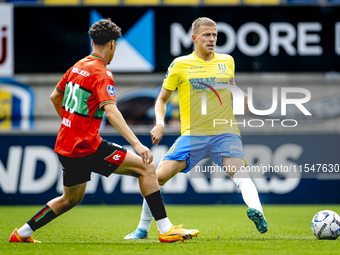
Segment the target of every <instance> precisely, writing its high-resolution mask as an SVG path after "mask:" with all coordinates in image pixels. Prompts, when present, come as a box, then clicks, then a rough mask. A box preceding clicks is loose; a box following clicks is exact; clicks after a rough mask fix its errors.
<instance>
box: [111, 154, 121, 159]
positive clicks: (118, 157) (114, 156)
mask: <svg viewBox="0 0 340 255" xmlns="http://www.w3.org/2000/svg"><path fill="white" fill-rule="evenodd" d="M112 158H113V160H119V159H120V155H118V154H116V155H113V157H112Z"/></svg>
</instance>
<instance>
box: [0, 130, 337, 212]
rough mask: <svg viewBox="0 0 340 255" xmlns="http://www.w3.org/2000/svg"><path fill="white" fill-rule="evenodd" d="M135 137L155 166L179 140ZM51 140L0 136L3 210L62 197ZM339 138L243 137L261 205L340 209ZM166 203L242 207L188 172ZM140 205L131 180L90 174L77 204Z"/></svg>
mask: <svg viewBox="0 0 340 255" xmlns="http://www.w3.org/2000/svg"><path fill="white" fill-rule="evenodd" d="M138 138H139V139H140V141H141V142H142V143H143V144H145V145H146V146H148V147H150V148H151V151H152V153H153V154H154V158H155V164H156V165H157V164H158V163H159V162H160V160H161V158H162V156H163V155H164V154H165V153H166V151H167V150H168V149H169V148H170V147H171V145H172V143H173V142H174V141H175V139H176V138H177V136H175V135H165V136H164V138H163V140H162V142H161V145H159V146H157V147H155V146H152V144H151V139H150V136H149V135H139V136H138ZM55 139H56V136H55V135H29V134H25V135H4V134H2V135H0V141H1V150H0V204H2V205H5V204H6V205H16V204H44V203H46V202H47V201H49V200H50V199H52V198H54V197H56V196H60V195H61V194H62V190H63V185H62V171H61V166H60V164H59V161H58V157H57V155H56V154H55V153H54V151H53V147H54V144H55ZM104 139H106V140H108V141H111V142H115V143H118V144H121V145H126V144H127V142H126V141H125V140H124V139H123V138H122V137H120V136H104ZM339 140H340V139H339V135H336V134H329V135H315V134H314V135H247V136H244V137H243V143H244V150H245V154H246V157H247V160H248V163H249V165H250V166H257V168H258V169H260V167H261V169H262V173H260V174H259V173H257V174H253V173H250V174H251V175H252V176H253V181H254V183H255V185H256V186H257V189H258V191H259V195H260V199H261V201H262V202H263V203H265V204H266V203H267V204H268V203H278V204H280V203H312V204H313V203H339V202H340V196H339V195H340V173H339V160H338V154H337V151H338V149H337V148H338V145H339ZM125 147H127V148H128V149H132V147H131V146H125ZM265 166H272V167H278V168H279V167H280V166H281V168H282V167H287V168H288V167H290V168H292V169H295V172H294V173H293V175H290V176H289V177H288V175H287V174H285V173H284V172H279V173H278V172H272V173H269V172H266V173H263V169H265V168H264V167H265ZM331 168H332V169H333V170H331ZM192 171H195V170H194V169H193V170H192ZM163 197H164V200H165V203H167V204H231V203H241V204H242V203H243V200H242V196H241V193H240V192H239V190H238V188H237V187H236V186H235V184H234V183H233V182H232V181H231V180H230V178H229V177H227V176H225V177H223V178H221V177H220V178H209V176H207V175H201V176H197V175H195V176H194V175H193V173H188V174H178V175H177V176H175V177H174V178H173V179H171V180H170V181H169V182H168V183H167V184H166V185H165V186H164V188H163ZM141 202H142V196H141V194H140V191H139V186H138V180H137V179H136V178H133V177H128V176H120V175H115V174H113V175H111V176H110V177H109V178H106V177H101V176H99V175H97V174H92V179H91V181H90V182H88V185H87V190H86V194H85V197H84V199H83V202H82V203H84V204H100V203H105V204H135V203H141Z"/></svg>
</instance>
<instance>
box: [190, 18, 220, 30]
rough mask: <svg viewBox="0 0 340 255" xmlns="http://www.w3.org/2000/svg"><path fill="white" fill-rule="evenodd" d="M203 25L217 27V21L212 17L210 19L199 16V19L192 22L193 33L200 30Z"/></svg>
mask: <svg viewBox="0 0 340 255" xmlns="http://www.w3.org/2000/svg"><path fill="white" fill-rule="evenodd" d="M201 26H212V27H216V23H215V21H213V20H212V19H209V18H206V17H201V18H198V19H196V20H194V22H192V33H193V34H196V33H197V32H198V29H199V28H200V27H201Z"/></svg>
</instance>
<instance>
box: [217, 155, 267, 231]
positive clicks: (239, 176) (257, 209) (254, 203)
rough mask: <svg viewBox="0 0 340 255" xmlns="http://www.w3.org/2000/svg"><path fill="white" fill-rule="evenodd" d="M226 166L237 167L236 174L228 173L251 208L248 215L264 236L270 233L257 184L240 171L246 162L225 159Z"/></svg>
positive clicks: (237, 159)
mask: <svg viewBox="0 0 340 255" xmlns="http://www.w3.org/2000/svg"><path fill="white" fill-rule="evenodd" d="M223 165H224V166H233V167H236V169H237V171H236V172H228V173H229V175H230V177H231V178H232V180H233V182H234V183H235V184H236V185H237V187H239V188H240V190H241V193H242V197H243V200H244V202H245V203H246V205H247V206H248V207H249V209H248V211H247V215H248V217H249V219H251V220H252V221H253V222H254V223H255V226H256V228H257V230H258V231H259V232H260V233H261V234H263V233H266V232H267V231H268V225H267V222H266V220H265V218H264V215H263V210H262V205H261V202H260V199H259V195H258V192H257V189H256V186H255V184H254V183H253V181H252V180H251V178H250V176H249V174H248V173H247V172H241V171H239V170H240V169H241V167H242V166H244V161H243V160H242V159H240V158H229V157H223Z"/></svg>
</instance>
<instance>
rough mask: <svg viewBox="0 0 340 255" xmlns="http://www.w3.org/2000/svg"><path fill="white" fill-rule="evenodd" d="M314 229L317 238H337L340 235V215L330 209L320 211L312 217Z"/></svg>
mask: <svg viewBox="0 0 340 255" xmlns="http://www.w3.org/2000/svg"><path fill="white" fill-rule="evenodd" d="M312 231H313V233H314V235H315V237H316V238H317V239H327V240H335V239H337V238H338V237H339V236H340V217H339V215H338V214H337V213H336V212H333V211H330V210H323V211H320V212H318V213H317V214H316V215H315V216H314V217H313V219H312Z"/></svg>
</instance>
